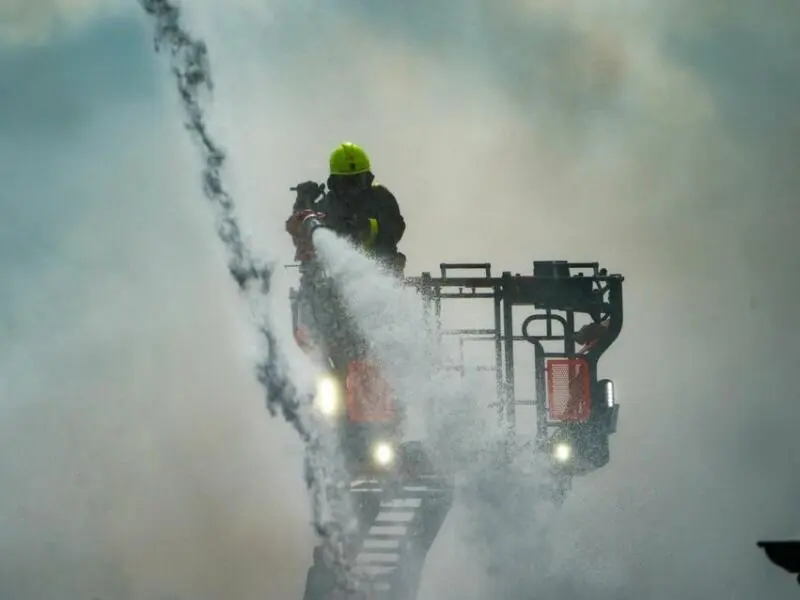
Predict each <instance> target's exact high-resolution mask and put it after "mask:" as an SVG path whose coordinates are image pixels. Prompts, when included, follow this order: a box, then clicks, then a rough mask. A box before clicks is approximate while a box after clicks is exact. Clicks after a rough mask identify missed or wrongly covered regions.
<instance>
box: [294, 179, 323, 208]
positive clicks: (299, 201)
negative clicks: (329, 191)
mask: <svg viewBox="0 0 800 600" xmlns="http://www.w3.org/2000/svg"><path fill="white" fill-rule="evenodd" d="M291 190H292V191H294V192H297V198H296V199H295V201H294V209H295V211H297V210H300V209H303V208H310V207H311V204H312V203H313V202H314V200H316V199H317V198H319V197H320V196H321V195H322V194H323V193H324V192H325V186H324V185H322V184H320V183H317V182H316V181H304V182H302V183H298V184H297V185H296V186H295V187H293V188H291Z"/></svg>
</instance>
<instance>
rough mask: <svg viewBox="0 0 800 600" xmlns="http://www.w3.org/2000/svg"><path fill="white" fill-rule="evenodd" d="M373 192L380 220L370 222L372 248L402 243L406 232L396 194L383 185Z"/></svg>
mask: <svg viewBox="0 0 800 600" xmlns="http://www.w3.org/2000/svg"><path fill="white" fill-rule="evenodd" d="M373 192H374V194H375V199H374V200H375V202H376V204H377V206H378V210H377V214H378V218H377V219H371V220H370V221H371V222H370V234H369V238H368V242H371V243H370V245H371V246H372V245H384V244H387V245H392V246H394V245H396V244H397V243H399V242H400V240H401V239H402V238H403V234H404V233H405V230H406V222H405V219H403V215H402V214H401V213H400V206H399V204H398V203H397V199H396V198H395V197H394V194H392V193H391V192H390V191H389V190H388V189H386V188H385V187H383V186H382V185H376V186H375V187H374V188H373Z"/></svg>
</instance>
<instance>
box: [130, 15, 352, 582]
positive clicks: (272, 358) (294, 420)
mask: <svg viewBox="0 0 800 600" xmlns="http://www.w3.org/2000/svg"><path fill="white" fill-rule="evenodd" d="M139 3H140V4H141V6H142V8H143V9H144V10H145V12H146V13H147V14H148V15H149V16H150V17H152V19H153V22H154V25H155V34H154V41H155V49H156V51H158V52H161V51H166V52H168V53H169V55H170V59H171V72H172V75H173V76H174V78H175V84H176V86H177V91H178V94H179V97H180V102H181V106H182V108H183V111H184V120H185V126H186V129H187V131H188V132H189V134H190V135H191V137H192V140H193V141H194V142H196V143H197V145H198V146H199V148H200V150H201V155H202V158H203V163H204V164H203V171H202V181H203V193H204V195H205V197H206V198H207V199H208V200H209V202H210V203H211V204H212V206H213V208H214V209H215V212H216V217H217V224H216V231H217V236H218V237H219V239H220V240H221V241H222V242H223V244H224V245H225V248H226V250H227V254H228V271H229V273H230V275H231V277H233V279H234V280H235V281H236V284H237V285H238V286H239V289H240V291H241V292H242V293H243V294H244V295H245V296H246V297H247V298H248V300H249V301H250V302H251V307H254V306H255V305H257V304H258V301H259V300H261V301H263V299H264V298H265V297H267V296H268V295H269V293H270V291H271V289H272V276H273V273H274V271H275V263H274V261H259V260H257V259H256V258H255V257H253V255H252V253H251V251H250V249H249V248H248V246H247V245H246V244H245V242H244V239H243V236H242V234H241V229H240V227H239V224H238V222H237V218H236V210H235V209H236V207H235V203H234V201H233V198H232V197H231V195H230V194H229V192H228V191H227V190H226V189H225V186H224V184H223V179H222V168H223V166H224V163H225V159H226V154H225V152H224V151H223V149H222V148H221V147H220V146H219V145H218V144H217V142H216V141H215V140H214V139H213V138H212V136H211V135H210V133H209V131H208V128H207V126H206V123H205V114H204V109H203V105H202V103H201V95H202V93H203V92H207V93H211V92H212V91H213V82H212V78H211V69H210V65H209V59H208V50H207V47H206V44H205V42H203V41H202V40H200V39H197V38H195V37H194V36H192V35H191V34H190V33H189V32H187V31H186V29H185V27H184V25H183V24H182V22H181V12H180V9H179V8H178V7H177V6H176V5H175V4H173V3H171V2H170V1H168V0H139ZM256 318H257V319H258V321H259V323H258V329H259V331H260V333H261V334H262V336H263V338H264V341H265V342H266V358H265V359H264V361H263V362H261V363H260V364H259V365H258V366H257V377H258V381H259V382H260V383H261V384H262V385H263V386H264V388H265V391H266V404H267V409H268V410H269V413H270V415H272V416H275V415H276V414H277V413H278V412H280V413H281V414H282V415H283V417H284V419H286V421H288V422H289V423H290V424H291V425H292V427H293V428H294V429H295V431H297V433H298V434H299V435H300V437H301V439H302V440H303V443H304V444H305V447H306V466H307V468H306V473H305V479H306V486H307V488H308V490H309V492H310V494H311V500H312V502H311V504H312V517H313V526H314V529H315V531H316V533H317V535H319V536H320V538H322V540H323V544H324V545H325V547H326V548H325V549H326V550H327V552H326V554H327V555H328V558H329V559H330V560H332V561H333V563H334V566H335V567H337V568H336V572H337V575H338V576H339V579H340V584H342V585H345V586H348V587H350V586H352V585H353V581H354V580H353V576H352V573H351V572H350V568H349V565H348V564H347V561H346V560H345V557H346V546H347V535H348V531H349V528H350V527H351V523H350V522H349V521H350V520H351V518H350V517H349V510H348V506H347V505H346V500H345V494H343V487H344V481H343V479H342V478H341V477H339V476H337V475H338V473H337V472H336V471H337V469H336V467H335V465H334V464H333V462H332V461H331V460H330V458H329V456H328V452H326V449H325V445H324V442H323V439H322V437H321V436H320V435H319V433H318V431H317V430H316V428H315V426H314V423H313V421H311V420H309V419H307V418H304V413H303V411H302V409H303V407H304V405H305V404H307V402H304V400H306V399H307V398H306V396H307V394H305V393H301V392H300V391H299V390H298V389H297V387H296V386H295V384H294V383H293V382H292V381H291V380H290V378H289V376H288V373H289V368H288V364H287V361H286V357H285V356H284V354H283V353H282V352H281V348H280V346H279V343H278V340H277V338H276V336H275V334H274V333H273V331H272V328H271V326H270V325H271V323H270V322H269V319H268V317H266V316H264V317H261V318H258V317H256ZM326 512H327V514H326Z"/></svg>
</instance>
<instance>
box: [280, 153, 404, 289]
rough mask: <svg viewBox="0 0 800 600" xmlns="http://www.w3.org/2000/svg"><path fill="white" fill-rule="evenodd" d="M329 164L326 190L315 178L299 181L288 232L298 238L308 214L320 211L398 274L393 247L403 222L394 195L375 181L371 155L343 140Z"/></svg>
mask: <svg viewBox="0 0 800 600" xmlns="http://www.w3.org/2000/svg"><path fill="white" fill-rule="evenodd" d="M328 162H329V174H328V180H327V188H328V189H327V192H324V187H323V186H320V185H319V184H317V183H316V182H313V181H306V182H304V183H301V184H300V185H298V186H297V188H296V190H297V198H296V200H295V203H294V210H293V212H294V214H293V216H292V217H290V219H289V221H288V222H287V230H289V232H290V233H292V234H293V235H295V236H296V235H297V231H298V229H297V227H298V225H299V222H301V221H302V220H303V219H304V218H305V217H306V216H308V215H309V214H312V213H317V214H318V213H324V214H325V222H326V224H327V225H328V226H329V227H330V228H332V229H333V230H334V231H336V232H337V233H339V234H340V235H344V236H346V237H347V238H349V239H350V240H351V241H352V242H354V243H355V244H356V245H357V246H359V247H361V248H362V249H364V250H365V251H366V252H367V253H368V254H370V255H372V256H373V257H375V258H376V259H377V260H379V261H380V262H382V263H383V264H385V265H387V266H389V267H390V268H392V269H393V270H398V271H399V272H401V273H402V270H403V267H405V256H404V255H403V254H402V253H401V252H399V251H398V248H397V245H398V243H399V242H400V240H401V239H402V237H403V234H404V233H405V229H406V223H405V220H404V219H403V216H402V214H401V212H400V207H399V205H398V203H397V199H396V198H395V196H394V194H392V192H390V191H389V189H388V188H386V187H385V186H383V185H381V184H379V183H377V182H376V181H375V175H374V174H373V172H372V165H371V163H370V159H369V156H368V155H367V153H366V152H365V151H364V150H363V149H362V148H361V147H359V146H357V145H356V144H353V143H351V142H343V143H342V144H340V145H339V146H337V147H336V148H335V149H334V150H333V152H331V154H330V158H329V161H328Z"/></svg>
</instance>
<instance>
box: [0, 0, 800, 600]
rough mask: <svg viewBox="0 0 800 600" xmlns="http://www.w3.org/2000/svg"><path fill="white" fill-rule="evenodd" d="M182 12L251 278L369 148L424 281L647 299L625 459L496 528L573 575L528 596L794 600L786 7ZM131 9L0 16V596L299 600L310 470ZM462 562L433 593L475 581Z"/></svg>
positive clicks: (798, 120) (630, 316)
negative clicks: (572, 267) (548, 262)
mask: <svg viewBox="0 0 800 600" xmlns="http://www.w3.org/2000/svg"><path fill="white" fill-rule="evenodd" d="M186 5H187V6H188V7H189V16H190V17H191V19H192V23H193V26H194V27H196V31H197V32H198V33H200V34H202V35H203V36H204V37H206V39H207V40H208V43H209V47H210V52H211V60H212V68H213V69H214V71H215V75H216V84H217V90H216V94H215V96H214V104H213V109H212V112H211V118H212V121H211V126H212V128H213V129H214V131H215V132H216V133H217V134H218V137H219V140H220V142H221V143H222V144H223V145H224V146H225V147H226V148H227V149H228V150H229V152H230V164H229V171H228V175H229V180H228V182H229V185H230V186H231V188H232V190H233V192H234V194H235V196H236V198H237V201H238V202H239V204H240V206H241V208H242V210H243V213H244V215H243V216H244V218H245V221H246V225H247V228H248V230H249V233H250V234H251V235H252V236H253V243H254V245H256V246H257V247H259V248H260V249H261V250H264V251H269V252H271V253H273V254H275V253H277V254H279V255H280V256H281V258H284V259H285V260H286V261H287V262H288V261H289V259H290V258H291V255H290V248H289V244H288V240H286V239H285V236H284V235H283V233H282V231H281V229H282V221H283V218H284V216H285V213H286V210H287V209H288V207H289V203H290V202H291V198H290V196H289V193H288V189H287V188H288V187H289V186H290V185H293V184H294V183H296V182H297V181H299V180H302V179H306V178H315V177H316V178H322V177H324V169H325V167H326V159H327V155H328V152H329V151H330V149H331V147H332V146H333V145H335V144H336V143H338V142H339V141H340V140H342V139H351V140H353V141H356V142H359V143H361V144H363V145H364V146H366V147H367V149H368V150H369V151H370V153H371V155H372V159H373V163H374V167H375V170H376V172H377V175H378V178H379V179H380V180H381V181H382V182H384V183H385V184H386V185H388V186H389V187H390V188H391V189H393V190H394V191H395V192H396V194H397V196H398V198H399V200H400V202H401V206H402V208H403V210H404V213H405V215H406V219H407V221H408V233H407V235H406V238H405V240H404V242H403V250H404V251H405V252H406V253H407V254H408V256H409V259H410V264H409V271H412V272H413V271H419V270H423V269H430V270H435V269H436V268H437V265H438V263H439V262H442V261H445V260H474V261H485V260H490V261H492V262H493V263H494V264H496V265H497V269H498V270H500V269H509V270H518V271H519V270H524V269H527V268H529V264H530V261H532V260H533V259H536V258H539V259H543V258H573V259H580V260H584V259H588V260H600V261H601V262H603V263H605V264H606V266H608V267H609V268H610V269H611V270H614V271H619V272H622V273H623V274H625V275H626V277H627V281H626V297H625V301H626V321H625V327H624V330H623V334H622V337H621V338H620V340H619V342H618V343H617V344H616V345H615V347H614V348H613V349H612V350H611V351H610V352H609V354H608V356H607V358H606V359H605V363H604V364H603V368H604V372H605V373H607V374H609V375H612V376H614V377H615V378H616V379H617V381H618V390H619V393H620V394H621V395H622V401H623V402H624V406H623V409H622V415H621V421H620V432H619V433H618V434H617V437H616V438H615V439H614V442H613V446H612V452H613V460H612V464H611V465H610V466H609V467H608V468H607V469H606V470H604V471H603V472H602V473H598V474H597V475H596V476H593V477H592V478H591V479H590V480H587V481H585V482H580V484H579V485H577V486H576V490H575V495H574V496H573V497H572V498H571V499H570V501H569V502H568V503H567V505H565V507H564V509H563V512H562V513H561V514H560V515H558V516H554V517H552V519H553V522H552V527H550V528H548V529H547V530H546V531H544V530H537V531H534V532H530V539H527V537H526V536H528V534H527V533H525V534H520V535H517V536H513V535H511V533H510V530H514V529H515V530H517V531H519V530H520V529H524V528H522V527H521V525H519V524H516V525H515V526H510V527H509V532H508V535H507V536H505V538H507V541H508V544H507V546H508V547H509V548H512V549H513V551H514V552H515V553H516V554H517V555H518V556H526V555H527V554H530V556H531V559H530V562H531V563H535V562H536V561H537V560H542V561H544V560H545V558H542V552H543V551H542V547H543V546H545V545H546V546H547V549H548V551H551V552H552V554H548V557H549V559H550V562H548V563H547V564H548V566H547V568H546V569H544V568H543V569H540V570H539V571H538V572H537V570H536V569H535V568H533V567H532V568H531V569H530V571H531V572H532V573H534V574H533V575H530V580H529V581H527V582H517V583H518V584H519V586H522V588H520V587H517V588H515V589H514V591H513V592H512V591H508V590H507V591H508V593H509V597H511V596H513V595H514V594H522V596H521V597H527V596H525V595H524V594H525V593H527V590H530V591H531V594H533V593H534V590H535V591H536V593H538V594H539V596H537V597H559V598H564V597H570V598H592V599H593V600H596V599H597V598H598V596H599V597H602V598H605V597H607V598H628V597H630V598H656V599H658V598H674V597H682V598H687V599H689V598H709V597H713V598H737V599H745V598H754V597H756V594H762V595H763V596H765V597H770V598H776V599H777V598H783V597H787V598H788V597H792V595H793V594H796V591H795V590H796V586H793V582H792V580H791V578H790V577H788V576H785V575H784V574H783V573H782V572H780V571H778V570H777V569H776V568H775V567H773V566H771V565H770V564H769V563H768V562H767V560H766V559H765V558H764V557H763V556H762V555H760V553H759V551H757V549H756V548H755V541H756V540H757V539H759V538H763V537H779V536H786V535H792V534H797V533H798V530H800V513H798V511H797V506H798V504H799V500H800V475H798V473H800V459H799V458H798V456H800V453H798V452H797V444H796V441H795V439H796V438H795V436H796V432H797V428H798V425H800V403H798V398H797V395H796V392H795V388H796V386H795V384H794V371H795V365H796V364H797V361H798V359H800V352H798V350H797V345H796V339H797V334H798V333H800V331H798V327H797V325H796V321H795V319H794V318H793V315H792V313H791V312H790V311H791V310H792V309H794V308H795V305H796V302H795V298H796V297H797V293H798V292H799V291H800V289H798V288H799V287H800V286H798V283H797V275H796V274H797V273H798V268H800V259H799V258H798V251H797V250H796V248H795V243H794V230H795V224H796V223H798V222H800V208H799V207H798V204H797V202H798V195H797V190H798V189H800V175H798V173H800V171H798V170H797V168H796V163H797V160H796V157H797V156H798V155H800V117H799V116H798V114H800V113H798V112H797V108H796V107H797V106H800V65H799V64H798V58H797V57H798V56H800V11H798V8H797V5H796V3H793V2H789V1H779V0H774V1H772V2H755V1H752V2H743V1H737V2H726V3H723V2H704V3H694V2H683V1H675V2H670V3H663V2H654V1H645V2H637V3H633V2H630V3H626V2H613V3H603V4H602V5H599V4H598V3H596V2H589V1H588V0H573V1H569V2H566V1H562V2H552V1H547V0H538V1H537V0H507V1H506V2H496V1H495V2H481V1H478V0H463V1H462V2H458V3H456V2H450V3H442V2H440V3H431V2H422V1H417V0H408V1H406V2H403V3H399V2H367V1H356V0H332V1H330V2H326V3H320V6H316V5H314V4H312V3H311V2H309V1H307V0H306V1H299V0H298V1H294V2H290V1H288V0H287V1H278V0H276V1H272V2H266V1H265V2H259V1H257V0H236V1H233V0H231V1H229V2H225V3H215V2H211V1H210V0H193V1H191V2H189V1H187V2H186ZM137 8H138V7H137V6H136V3H134V2H130V3H127V2H121V0H105V1H102V0H82V1H81V0H60V1H59V0H50V1H44V0H37V1H32V0H2V3H0V99H1V100H2V103H1V104H0V105H1V106H2V110H1V111H0V164H2V165H3V168H2V173H3V177H2V180H3V184H4V187H3V189H4V192H5V193H3V194H1V195H0V202H2V205H3V209H4V211H5V214H6V218H5V219H3V221H2V224H1V225H0V228H1V229H0V230H1V231H2V234H1V235H0V250H1V252H0V267H2V269H3V273H4V276H5V281H6V282H8V283H7V286H6V294H5V295H4V297H3V300H2V301H0V318H2V324H3V327H4V329H5V332H6V339H7V340H8V342H9V343H7V344H6V345H5V346H4V347H3V349H2V350H1V351H0V369H2V373H3V379H2V381H3V382H4V384H5V385H4V388H3V397H2V404H0V411H2V412H0V417H1V418H0V430H2V435H1V437H0V439H1V440H2V449H1V451H0V456H2V457H3V458H0V484H2V487H3V489H4V490H7V491H6V492H4V494H5V498H6V502H5V503H4V504H3V506H2V508H0V546H1V547H0V552H2V554H3V556H6V557H14V558H16V559H17V560H16V561H14V560H10V561H9V560H6V561H3V564H2V566H0V592H2V594H0V595H2V596H4V597H5V596H8V597H14V598H18V599H20V600H27V599H28V598H30V599H31V600H33V599H36V600H48V599H49V598H54V599H55V598H64V597H90V595H94V596H97V597H102V598H104V600H105V598H109V599H111V598H114V599H116V598H129V597H130V598H137V599H138V598H147V599H148V600H149V599H150V598H161V597H165V598H166V597H170V596H169V594H176V595H178V594H186V595H187V597H192V598H218V597H221V596H223V595H225V594H230V597H237V598H247V599H250V598H263V597H264V594H265V593H266V594H267V595H268V597H269V598H286V597H294V596H296V595H297V594H299V590H300V588H301V586H302V581H303V577H304V573H305V568H306V564H307V560H308V557H309V553H310V548H311V544H312V540H311V536H310V532H309V529H308V527H307V520H308V514H307V510H306V507H305V504H304V503H305V496H304V493H303V491H302V483H301V480H300V449H299V442H297V441H296V440H295V439H294V435H293V434H292V432H291V431H290V430H289V428H288V427H287V426H285V425H284V424H282V423H280V422H278V421H277V420H274V421H271V420H269V419H268V417H267V415H266V412H265V411H264V410H263V402H262V398H261V392H260V390H259V389H258V387H257V386H256V384H255V382H254V379H253V377H252V372H251V367H250V362H249V361H251V359H252V357H253V354H254V346H253V341H254V340H253V338H252V337H251V335H252V334H251V332H250V331H249V329H248V328H247V323H246V319H245V317H244V314H243V312H242V310H243V309H242V306H241V305H240V304H238V303H237V301H236V299H235V294H234V292H233V290H232V289H231V284H230V282H229V281H228V279H227V275H226V273H225V271H224V262H223V256H222V250H221V248H219V247H218V244H217V243H216V240H215V239H214V238H213V234H212V232H213V229H212V224H211V221H210V212H209V211H208V210H207V207H206V206H205V200H204V199H203V198H202V195H201V194H200V188H199V185H198V182H199V174H198V172H197V167H198V165H199V163H198V161H197V157H196V153H195V150H194V148H193V147H191V145H190V144H189V143H188V142H187V140H186V136H185V135H184V132H183V130H182V127H181V123H180V118H181V117H180V114H179V112H178V110H177V104H176V102H175V98H174V96H173V91H172V87H171V86H172V82H171V80H170V79H169V77H168V72H167V69H166V64H165V62H164V61H163V58H160V57H157V56H156V55H155V53H154V52H153V51H152V44H151V42H150V30H149V28H148V23H147V22H146V21H145V20H144V19H143V17H142V15H140V14H139V11H137ZM8 490H11V492H9V491H8ZM467 518H471V517H467ZM454 519H455V517H454ZM498 527H503V526H502V525H498ZM458 535H459V534H458V532H455V533H454V532H453V530H452V528H451V530H448V531H447V532H445V533H443V536H444V537H443V538H442V539H443V540H444V541H443V542H442V546H441V548H443V549H437V548H435V549H434V551H433V554H432V556H431V561H432V562H431V563H430V564H439V565H440V568H441V570H442V572H445V569H453V572H454V573H458V572H460V569H462V568H463V564H461V563H458V561H457V560H456V559H455V558H453V557H454V556H455V557H457V556H461V555H459V553H458V552H459V551H457V550H455V549H453V548H450V547H448V546H447V544H451V545H452V546H455V544H456V543H457V542H456V540H457V538H458ZM504 535H505V530H501V531H500V533H499V534H498V537H500V538H501V539H504ZM535 536H539V537H535ZM534 537H535V539H534ZM154 539H156V541H154ZM210 540H213V543H211V542H210ZM542 540H545V541H542ZM464 552H467V551H464ZM474 552H477V553H478V554H480V549H477V550H474ZM467 554H468V553H467ZM467 554H464V556H467ZM168 557H169V561H172V564H171V565H170V567H169V568H167V567H166V562H167V560H168ZM176 557H179V558H176ZM448 557H449V558H450V560H449V561H448V560H447V559H448ZM465 560H466V559H465ZM470 560H476V561H478V560H482V559H480V558H476V557H474V556H473V557H472V558H470ZM175 561H177V562H175ZM437 561H438V562H437ZM476 564H477V563H476ZM431 568H433V567H431ZM470 570H471V571H472V572H473V573H477V575H475V577H476V579H477V580H479V581H480V585H476V586H473V588H471V589H473V593H475V594H478V591H476V590H480V589H487V587H486V586H489V588H490V587H491V585H493V584H492V582H491V578H489V577H488V576H484V575H483V571H482V570H481V568H480V567H475V568H474V569H470ZM544 571H546V573H545V572H544ZM442 581H448V580H447V579H446V578H445V577H435V576H433V575H432V576H431V577H430V578H429V581H427V582H425V583H424V584H423V595H425V594H427V595H428V596H435V597H436V598H437V600H438V599H441V600H443V599H444V598H445V592H446V591H447V588H448V586H447V585H446V584H442V585H443V590H444V591H440V592H439V596H436V590H438V589H439V588H437V587H436V584H437V582H439V583H441V582H442ZM517 583H515V584H514V585H517ZM261 586H266V587H265V588H264V587H261ZM481 586H483V587H481ZM526 586H527V589H525V591H524V592H521V591H520V590H521V589H523V588H525V587H526ZM264 589H266V592H264ZM126 594H127V595H126ZM159 594H160V596H159ZM203 594H206V595H203ZM464 594H466V592H464V593H462V595H461V597H462V598H463V597H464ZM548 594H549V595H548ZM570 594H571V595H570ZM476 597H480V596H479V595H478V596H476Z"/></svg>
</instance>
